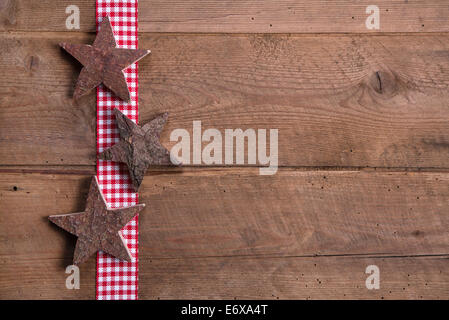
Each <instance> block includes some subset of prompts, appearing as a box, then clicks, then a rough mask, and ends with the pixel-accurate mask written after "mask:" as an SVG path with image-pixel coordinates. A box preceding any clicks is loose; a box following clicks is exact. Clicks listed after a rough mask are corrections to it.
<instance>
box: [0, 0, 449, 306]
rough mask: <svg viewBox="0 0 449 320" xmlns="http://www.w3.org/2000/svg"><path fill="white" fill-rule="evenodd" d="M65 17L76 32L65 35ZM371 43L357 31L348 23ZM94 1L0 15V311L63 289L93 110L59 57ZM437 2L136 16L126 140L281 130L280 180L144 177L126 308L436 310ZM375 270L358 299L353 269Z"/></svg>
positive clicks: (85, 276)
mask: <svg viewBox="0 0 449 320" xmlns="http://www.w3.org/2000/svg"><path fill="white" fill-rule="evenodd" d="M71 4H75V5H78V6H79V8H80V11H81V29H80V30H76V31H68V30H66V28H65V19H66V17H67V15H66V14H65V8H66V7H67V6H68V5H71ZM371 4H376V5H378V6H379V7H380V10H381V24H380V26H381V29H380V30H379V31H375V32H373V31H370V30H367V29H366V27H365V19H366V17H367V14H366V13H365V8H366V6H368V5H371ZM94 17H95V1H94V0H70V1H66V0H64V1H50V0H41V1H32V0H1V1H0V70H1V78H0V298H1V299H11V298H12V299H23V298H31V299H60V298H62V299H94V298H95V257H92V258H91V259H90V260H89V262H87V263H86V264H84V265H82V266H81V289H80V290H67V289H66V288H65V279H66V277H67V275H66V274H65V267H66V266H67V265H69V264H71V258H72V255H73V249H74V243H75V238H74V237H72V236H70V235H68V234H67V233H65V232H63V231H62V230H60V229H58V228H56V227H54V226H53V225H51V224H50V223H49V222H48V220H47V216H48V215H51V214H61V213H70V212H75V211H80V210H83V209H84V204H85V196H86V193H87V188H88V185H89V182H90V177H91V176H92V175H94V174H95V131H96V127H95V108H96V103H95V94H91V95H89V96H87V97H85V98H84V99H82V100H81V101H79V102H78V103H74V102H73V101H72V99H71V95H72V93H73V88H74V84H75V81H76V79H77V77H78V74H79V71H80V68H81V67H80V65H78V64H77V63H76V62H75V60H74V59H72V58H71V57H70V56H69V55H67V54H65V53H64V52H62V51H61V50H60V49H59V47H58V45H57V44H58V42H60V41H62V40H64V41H69V42H79V43H91V41H92V39H93V38H94V33H93V31H94V26H95V20H94V19H95V18H94ZM448 17H449V3H448V1H446V0H409V1H407V0H406V1H397V0H377V1H364V0H363V1H356V0H345V1H336V0H334V1H325V0H308V1H292V0H280V1H274V0H264V1H256V0H243V1H218V0H208V1H200V0H151V1H140V5H139V28H140V29H139V30H140V34H139V46H140V47H141V48H148V49H151V51H152V54H151V56H149V57H147V58H145V59H143V60H142V61H141V62H140V63H139V87H140V90H139V97H140V101H139V108H140V122H146V121H148V120H150V119H151V118H152V117H153V116H155V115H156V114H158V113H161V112H164V111H168V112H170V118H169V122H168V124H167V126H166V129H165V130H164V132H163V135H162V142H163V143H164V144H165V145H167V147H169V146H170V142H169V134H170V132H171V131H172V130H173V129H175V128H186V129H191V127H192V121H193V120H201V121H202V122H203V128H217V129H219V130H223V129H224V128H254V129H257V128H278V129H279V161H280V166H281V167H280V169H279V171H278V173H277V174H276V175H274V176H260V175H259V174H258V169H257V168H254V167H184V168H182V169H164V168H157V169H152V170H150V171H149V172H148V174H147V176H146V177H145V180H144V183H143V186H142V188H141V193H140V199H141V201H142V202H144V203H146V204H147V207H146V209H145V211H144V212H143V213H142V214H141V215H140V235H139V243H140V244H139V264H140V267H139V268H140V271H139V272H140V286H139V295H140V298H141V299H168V298H225V299H234V298H237V299H242V298H254V299H259V298H263V299H321V298H331V299H394V298H400V299H410V298H413V299H434V298H437V299H448V298H449V260H448V258H449V125H448V120H449V99H448V98H449V91H448V87H449V33H448V32H449V21H448ZM370 264H375V265H377V266H379V268H380V271H381V289H380V290H367V289H366V287H365V279H366V277H367V274H365V268H366V267H367V266H368V265H370Z"/></svg>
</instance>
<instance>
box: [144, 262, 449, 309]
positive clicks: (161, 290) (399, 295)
mask: <svg viewBox="0 0 449 320" xmlns="http://www.w3.org/2000/svg"><path fill="white" fill-rule="evenodd" d="M139 260H140V263H139V264H140V270H139V277H140V284H139V297H140V299H229V300H232V299H267V300H268V299H448V298H449V291H448V290H447V288H448V286H449V272H448V265H449V260H448V258H447V257H422V258H361V257H319V258H317V257H315V258H312V257H308V258H295V257H290V258H266V257H264V258H254V257H217V258H207V259H205V258H201V259H161V260H159V259H151V258H150V257H148V256H146V257H139ZM373 264H374V265H377V266H378V267H379V270H380V289H379V290H368V289H367V288H366V285H365V281H366V278H367V277H368V274H365V270H366V267H367V266H369V265H373Z"/></svg>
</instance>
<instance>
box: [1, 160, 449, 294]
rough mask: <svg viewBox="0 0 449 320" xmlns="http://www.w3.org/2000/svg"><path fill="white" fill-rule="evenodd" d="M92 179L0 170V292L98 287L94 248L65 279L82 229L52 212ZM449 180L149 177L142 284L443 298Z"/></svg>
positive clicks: (78, 198)
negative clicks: (377, 277) (57, 222)
mask: <svg viewBox="0 0 449 320" xmlns="http://www.w3.org/2000/svg"><path fill="white" fill-rule="evenodd" d="M324 176H326V178H324ZM90 179H91V177H90V176H84V175H75V174H72V175H51V174H23V173H14V174H12V173H2V175H1V177H0V204H1V209H0V263H1V264H0V265H1V268H0V275H1V276H0V298H73V299H75V298H93V297H94V294H95V290H94V288H95V281H94V276H95V258H94V257H92V258H91V259H90V260H89V262H88V263H86V264H85V265H82V266H81V291H71V290H67V289H66V288H65V278H66V277H67V275H66V274H65V273H64V271H65V267H66V266H67V265H69V264H70V263H71V257H72V255H73V250H74V243H75V237H73V236H71V235H69V234H67V233H66V232H64V231H62V230H60V229H59V228H57V227H55V226H54V225H52V224H51V223H50V222H49V221H48V219H47V216H48V215H51V214H61V213H68V212H74V211H81V210H83V209H84V204H85V197H86V194H87V192H88V188H89V182H90ZM448 180H449V175H448V174H443V173H407V174H406V173H376V174H373V173H363V172H349V171H346V172H326V173H321V172H307V171H306V172H304V171H296V170H287V169H283V170H282V171H281V172H279V173H278V174H277V175H276V176H275V177H274V178H273V177H272V178H268V177H261V176H258V175H257V170H255V169H244V168H242V169H229V170H228V169H226V170H225V169H222V170H218V169H217V170H215V169H214V170H201V172H196V173H195V170H188V171H187V172H184V173H173V174H167V173H163V172H160V173H158V174H157V173H155V174H153V175H150V176H147V177H146V178H145V180H144V183H143V186H142V190H143V193H142V195H141V202H145V203H146V204H147V207H146V209H145V211H143V212H142V213H141V214H140V218H139V221H140V226H139V231H140V234H139V258H140V271H139V274H140V286H139V287H140V297H141V298H142V299H145V298H151V299H153V298H231V299H233V298H234V297H237V298H267V299H271V298H277V297H279V298H280V299H282V298H312V299H313V298H380V297H382V296H383V297H384V298H385V299H387V298H448V291H447V285H448V282H449V274H448V272H447V270H448V268H447V264H448V261H449V260H448V259H447V256H448V255H449V251H448V250H449V243H448V238H447V230H448V225H449V219H448V217H447V214H446V213H447V211H448V206H449V203H448V202H447V196H446V195H447V192H448V188H449V187H448V185H449V184H448ZM398 186H399V188H398ZM315 254H317V255H319V256H314V255H315ZM323 255H332V256H334V257H331V256H323ZM359 255H360V256H359ZM422 255H426V257H419V256H422ZM429 255H438V256H429ZM337 256H338V257H337ZM407 256H412V257H407ZM315 264H316V266H315ZM369 264H376V265H378V266H379V267H380V268H381V272H382V273H381V277H382V282H381V283H382V290H381V291H377V292H372V291H369V290H367V289H365V287H364V279H366V275H365V274H364V271H365V268H366V266H367V265H369ZM248 270H251V272H249V271H248ZM195 279H196V280H195ZM257 279H259V280H258V281H256V280H257ZM317 279H318V280H317ZM195 281H196V282H195ZM320 281H321V283H320ZM194 282H195V283H194ZM306 285H307V287H306ZM200 287H201V288H200ZM212 288H215V289H214V290H212ZM403 288H405V289H403ZM196 289H198V290H196ZM390 291H391V292H390Z"/></svg>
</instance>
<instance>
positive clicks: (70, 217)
mask: <svg viewBox="0 0 449 320" xmlns="http://www.w3.org/2000/svg"><path fill="white" fill-rule="evenodd" d="M144 207H145V205H144V204H139V205H135V206H131V207H126V208H117V209H110V208H108V206H107V204H106V201H105V199H104V197H103V194H102V193H101V191H100V188H99V185H98V180H97V178H96V177H94V178H93V179H92V182H91V185H90V189H89V195H88V197H87V201H86V210H85V211H83V212H77V213H70V214H64V215H53V216H49V217H48V219H49V220H50V221H51V222H53V223H54V224H56V225H57V226H58V227H60V228H62V229H64V230H65V231H67V232H69V233H71V234H73V235H75V236H77V237H78V240H77V242H76V246H75V252H74V256H73V264H75V265H78V264H80V263H83V262H84V261H86V260H87V259H88V258H89V257H90V256H91V255H92V254H94V253H95V252H97V251H99V250H101V251H104V252H106V253H108V254H110V255H112V256H114V257H116V258H118V259H120V260H125V261H128V262H129V261H131V258H132V256H131V253H130V251H129V249H128V247H127V245H126V243H125V240H124V239H123V237H122V235H121V234H120V232H119V231H120V230H121V229H122V228H123V227H124V226H125V225H126V224H127V223H128V222H129V221H130V220H131V219H133V218H134V217H135V216H136V215H137V214H138V213H139V212H140V211H141V210H142V209H143V208H144Z"/></svg>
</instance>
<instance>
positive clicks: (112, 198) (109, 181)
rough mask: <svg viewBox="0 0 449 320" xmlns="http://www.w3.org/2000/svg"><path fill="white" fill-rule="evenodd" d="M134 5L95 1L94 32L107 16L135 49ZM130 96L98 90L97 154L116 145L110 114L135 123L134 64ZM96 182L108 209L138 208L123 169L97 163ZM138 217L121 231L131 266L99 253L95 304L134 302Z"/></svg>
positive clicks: (121, 40)
mask: <svg viewBox="0 0 449 320" xmlns="http://www.w3.org/2000/svg"><path fill="white" fill-rule="evenodd" d="M137 1H138V0H119V1H112V0H97V6H96V18H97V28H98V26H99V25H100V23H101V21H102V19H103V17H105V16H109V19H110V21H111V25H112V29H113V31H114V35H115V40H116V42H117V46H118V47H119V48H128V49H137ZM124 72H125V77H126V81H127V83H128V87H129V91H130V93H131V102H130V103H126V102H123V101H122V100H120V99H119V98H117V97H116V96H115V95H114V94H113V93H111V92H110V91H109V90H108V89H105V88H104V87H103V86H99V87H98V89H97V152H98V153H100V152H102V151H103V150H104V149H106V148H109V147H111V146H113V145H114V144H115V143H117V142H118V138H119V134H118V131H117V128H116V123H115V118H114V115H113V113H112V110H113V109H114V107H117V108H119V109H120V110H121V111H122V112H123V113H124V114H125V115H126V116H128V118H130V119H131V120H133V121H134V122H137V120H138V119H137V116H138V106H137V101H138V99H137V89H138V86H137V64H133V65H132V66H130V67H129V68H127V69H126V70H125V71H124ZM97 178H98V182H99V184H100V188H101V191H102V192H103V194H104V197H105V199H106V202H107V203H108V205H109V206H110V207H111V208H118V207H128V206H132V205H135V204H137V200H138V198H137V193H134V192H133V191H132V184H131V181H130V178H129V175H128V169H127V168H126V166H123V165H121V164H120V165H119V164H117V163H115V162H111V161H103V160H98V161H97ZM137 218H138V217H137V216H136V217H135V218H134V219H133V220H131V221H130V222H129V223H128V224H127V225H126V226H125V227H124V228H123V229H122V231H121V232H122V235H123V238H124V239H125V240H126V242H127V245H128V248H129V250H130V252H131V254H132V256H133V260H132V261H131V262H123V261H120V260H118V259H116V258H113V257H111V256H109V255H108V254H106V253H103V252H99V253H98V256H97V290H96V292H97V293H96V297H97V300H134V299H137V289H138V250H137V249H138V248H137V244H138V237H137V236H138V219H137Z"/></svg>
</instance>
